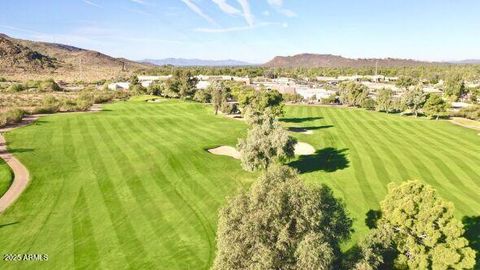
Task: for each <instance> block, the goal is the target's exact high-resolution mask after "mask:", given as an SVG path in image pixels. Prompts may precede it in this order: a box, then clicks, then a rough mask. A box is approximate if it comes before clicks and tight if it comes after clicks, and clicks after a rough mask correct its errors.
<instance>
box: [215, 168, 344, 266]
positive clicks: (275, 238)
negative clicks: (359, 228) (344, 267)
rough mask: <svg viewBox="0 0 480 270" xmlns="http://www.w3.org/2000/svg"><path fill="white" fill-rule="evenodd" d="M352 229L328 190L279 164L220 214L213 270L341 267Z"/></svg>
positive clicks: (342, 208)
mask: <svg viewBox="0 0 480 270" xmlns="http://www.w3.org/2000/svg"><path fill="white" fill-rule="evenodd" d="M351 226H352V221H351V219H349V218H348V216H347V214H346V211H345V208H344V205H343V204H342V202H341V201H339V200H337V199H336V198H335V197H334V196H333V194H332V191H331V190H330V189H329V188H328V187H326V186H324V185H323V186H321V187H316V188H307V187H306V186H305V184H304V183H303V182H302V180H300V179H299V178H298V176H297V173H296V172H295V171H294V170H293V169H291V168H288V167H285V166H284V167H277V166H273V167H271V168H270V169H269V170H268V171H266V173H265V174H264V175H263V176H261V177H260V179H259V180H258V181H257V182H255V183H254V184H253V185H252V187H251V189H250V190H249V191H248V192H245V193H241V194H239V195H237V196H235V197H233V198H231V199H229V201H228V202H227V204H226V206H225V207H224V208H223V209H222V210H221V211H220V217H219V222H218V231H217V257H216V258H215V261H214V266H213V269H215V270H223V269H228V270H235V269H283V270H290V269H292V270H293V269H302V270H313V269H335V268H336V266H338V265H337V262H338V261H339V257H340V255H341V253H340V243H341V242H342V241H343V240H346V239H348V238H349V236H350V232H351Z"/></svg>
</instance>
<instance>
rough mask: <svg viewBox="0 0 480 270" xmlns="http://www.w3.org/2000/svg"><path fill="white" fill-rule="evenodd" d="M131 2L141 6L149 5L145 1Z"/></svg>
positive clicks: (133, 0)
mask: <svg viewBox="0 0 480 270" xmlns="http://www.w3.org/2000/svg"><path fill="white" fill-rule="evenodd" d="M130 1H132V2H134V3H137V4H140V5H146V4H147V3H145V1H143V0H130Z"/></svg>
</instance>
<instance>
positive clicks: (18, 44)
mask: <svg viewBox="0 0 480 270" xmlns="http://www.w3.org/2000/svg"><path fill="white" fill-rule="evenodd" d="M149 67H151V65H149V64H145V63H138V62H135V61H131V60H127V59H123V58H114V57H111V56H108V55H106V54H102V53H100V52H97V51H92V50H86V49H81V48H77V47H73V46H69V45H64V44H57V43H48V42H37V41H30V40H22V39H15V38H12V37H9V36H7V35H4V34H0V73H2V74H6V75H7V76H8V77H11V78H19V79H23V78H30V79H34V78H46V77H48V78H57V79H61V80H99V79H108V78H111V77H116V76H127V75H128V74H130V73H131V72H132V71H135V70H138V69H141V68H149Z"/></svg>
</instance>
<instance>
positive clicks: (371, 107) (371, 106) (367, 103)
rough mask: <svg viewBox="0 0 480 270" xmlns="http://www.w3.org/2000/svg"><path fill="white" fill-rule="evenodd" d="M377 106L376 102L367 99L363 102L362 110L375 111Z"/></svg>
mask: <svg viewBox="0 0 480 270" xmlns="http://www.w3.org/2000/svg"><path fill="white" fill-rule="evenodd" d="M376 106H377V103H376V102H375V100H373V99H371V98H366V99H365V100H364V101H363V102H362V108H365V109H367V110H369V111H371V110H375V107H376Z"/></svg>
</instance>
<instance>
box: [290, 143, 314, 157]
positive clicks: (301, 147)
mask: <svg viewBox="0 0 480 270" xmlns="http://www.w3.org/2000/svg"><path fill="white" fill-rule="evenodd" d="M313 154H315V148H313V146H311V145H310V144H308V143H304V142H298V143H297V144H296V145H295V155H297V156H308V155H313Z"/></svg>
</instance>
